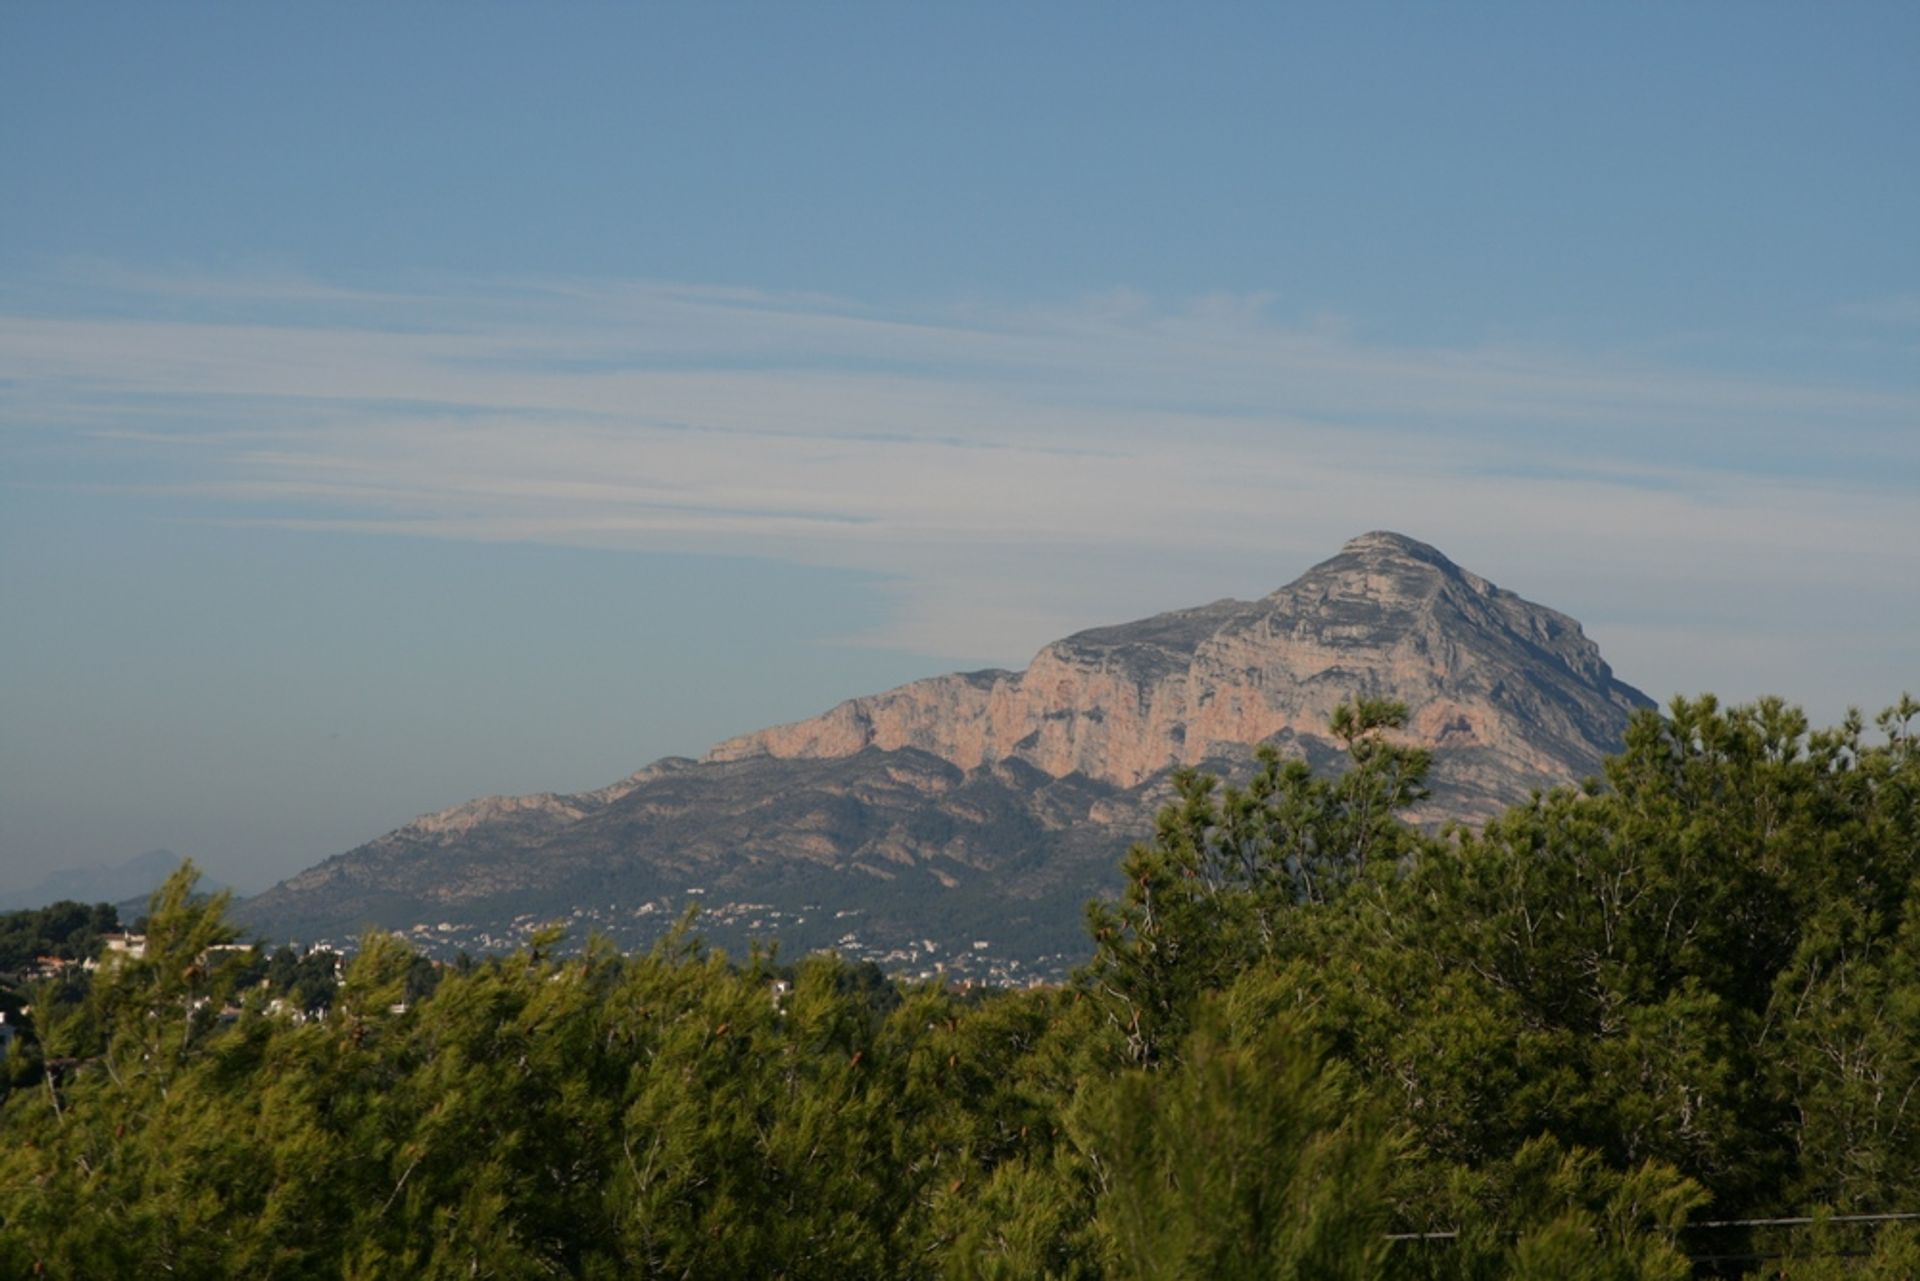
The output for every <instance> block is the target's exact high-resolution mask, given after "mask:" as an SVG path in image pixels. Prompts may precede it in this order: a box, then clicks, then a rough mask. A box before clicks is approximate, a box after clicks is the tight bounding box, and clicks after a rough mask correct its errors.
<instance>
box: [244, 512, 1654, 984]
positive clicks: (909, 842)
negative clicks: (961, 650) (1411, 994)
mask: <svg viewBox="0 0 1920 1281" xmlns="http://www.w3.org/2000/svg"><path fill="white" fill-rule="evenodd" d="M1354 695H1373V696H1385V697H1393V698H1399V699H1403V700H1405V702H1406V703H1407V705H1408V707H1409V709H1410V712H1411V723H1410V726H1409V730H1410V736H1411V737H1412V738H1413V739H1415V740H1417V741H1418V742H1420V743H1422V744H1426V745H1429V746H1431V747H1432V748H1433V749H1434V753H1435V756H1434V773H1433V778H1432V785H1433V792H1434V795H1433V798H1432V800H1431V801H1430V802H1429V803H1428V804H1427V805H1426V806H1425V807H1424V808H1423V810H1422V811H1421V813H1419V814H1417V815H1414V816H1413V817H1415V818H1418V819H1423V820H1437V819H1440V818H1448V817H1452V818H1461V819H1466V820H1473V819H1477V818H1482V817H1485V816H1487V815H1489V814H1491V813H1493V812H1496V811H1497V810H1498V809H1499V808H1500V807H1502V806H1504V805H1506V804H1508V803H1511V802H1513V801H1516V800H1520V799H1523V798H1524V797H1525V796H1526V795H1527V793H1528V791H1529V790H1530V789H1532V788H1536V787H1546V786H1552V785H1554V784H1559V783H1566V782H1571V781H1576V780H1578V779H1580V778H1582V777H1584V776H1586V775H1589V774H1591V773H1593V772H1595V771H1596V770H1597V769H1598V767H1599V764H1600V761H1601V759H1602V758H1603V757H1604V756H1605V755H1606V754H1608V753H1609V752H1612V751H1614V750H1616V749H1617V748H1618V746H1619V745H1620V740H1621V735H1622V732H1623V730H1624V728H1625V725H1626V720H1627V716H1628V714H1629V713H1630V712H1631V711H1632V710H1633V709H1634V708H1636V707H1642V706H1649V705H1651V704H1650V700H1649V699H1647V697H1646V696H1645V695H1643V694H1641V693H1640V692H1639V691H1638V690H1635V689H1633V688H1632V687H1630V686H1628V685H1625V684H1623V683H1621V682H1620V681H1618V680H1615V679H1614V677H1613V674H1612V671H1611V670H1610V669H1609V668H1608V666H1607V664H1606V663H1605V662H1604V661H1602V659H1601V657H1600V654H1599V651H1598V649H1597V648H1596V647H1595V646H1594V644H1593V642H1591V641H1590V640H1588V639H1587V638H1586V637H1585V636H1584V635H1583V634H1582V633H1581V630H1580V625H1579V624H1578V623H1576V622H1575V621H1574V620H1573V619H1571V618H1568V617H1567V616H1566V615H1564V614H1559V613H1556V612H1555V611H1553V610H1550V609H1546V608H1544V607H1542V606H1539V605H1535V604H1532V603H1530V602H1528V601H1525V600H1522V599H1521V598H1520V597H1518V596H1516V595H1514V594H1513V593H1511V592H1507V591H1503V590H1501V589H1499V588H1497V587H1495V586H1493V585H1492V584H1491V583H1489V582H1487V581H1486V580H1485V579H1483V578H1480V577H1478V576H1477V575H1474V574H1471V573H1468V572H1467V571H1465V570H1463V569H1461V568H1460V567H1459V566H1457V565H1455V564H1453V562H1451V561H1450V560H1448V559H1447V558H1446V557H1445V556H1443V555H1442V554H1441V553H1440V552H1438V551H1436V550H1435V549H1434V548H1432V547H1429V546H1427V545H1426V544H1424V543H1419V542H1416V541H1414V540H1413V539H1410V538H1406V537H1404V536H1402V535H1399V534H1391V533H1372V534H1366V535H1363V536H1361V537H1359V538H1356V539H1354V540H1353V541H1352V542H1350V543H1348V544H1347V545H1346V546H1345V547H1344V548H1342V549H1341V551H1340V552H1339V554H1338V555H1336V556H1334V557H1333V558H1332V559H1330V560H1327V561H1324V562H1322V563H1321V564H1319V565H1316V566H1314V567H1313V568H1312V569H1310V570H1308V571H1307V572H1306V573H1305V574H1304V575H1302V576H1301V577H1300V578H1298V579H1296V580H1295V581H1294V582H1292V583H1290V584H1288V585H1287V586H1285V587H1282V588H1281V589H1279V590H1278V591H1276V592H1274V593H1273V594H1271V595H1269V596H1266V597H1263V598H1261V599H1259V600H1256V601H1237V600H1223V601H1217V602H1215V603H1213V604H1211V605H1205V606H1201V607H1199V608H1196V609H1187V610H1179V611H1175V612H1173V613H1169V614H1161V615H1158V616H1156V617H1153V618H1148V619H1144V620H1141V621H1139V622H1134V623H1126V624H1122V625H1120V626H1116V627H1103V628H1097V629H1094V630H1092V631H1086V632H1081V633H1078V634H1076V635H1074V636H1070V637H1067V638H1066V639H1065V640H1061V641H1056V642H1054V643H1053V644H1051V645H1048V646H1046V647H1045V648H1044V649H1042V650H1041V651H1040V653H1039V654H1038V655H1037V656H1036V657H1035V658H1034V660H1033V662H1032V664H1030V665H1029V666H1028V668H1027V669H1026V670H1025V671H1023V672H1008V671H984V672H969V673H962V674H956V675H951V676H940V677H934V678H932V679H929V680H922V681H915V682H913V683H912V684H909V685H904V686H901V687H900V688H898V689H894V690H890V691H888V692H886V693H883V694H875V695H871V696H868V697H864V698H856V699H852V700H850V701H848V702H845V703H842V704H841V705H839V706H838V707H835V708H833V709H832V710H831V711H829V712H827V713H826V714H824V715H822V716H820V717H817V718H815V719H813V720H808V721H801V722H798V723H796V724H792V725H783V726H779V727H776V728H772V729H767V730H761V731H759V732H757V733H753V734H748V735H744V736H742V737H740V738H735V739H730V740H728V741H727V742H724V743H721V744H719V745H718V746H716V747H714V748H713V749H712V750H711V751H709V752H708V754H707V755H706V757H705V758H704V759H702V760H699V761H693V760H688V759H682V758H669V759H667V760H663V761H660V762H658V763H656V764H654V765H651V766H648V767H647V768H646V769H643V770H641V771H640V772H639V773H637V774H634V775H633V776H631V777H630V778H627V779H624V780H622V781H621V782H619V783H615V784H613V785H612V786H610V787H606V788H602V789H600V790H599V791H594V792H584V793H579V794H575V795H566V796H562V795H553V794H544V795H538V796H525V797H511V798H506V797H489V798H485V799H482V800H478V801H474V802H471V803H469V804H466V805H462V806H458V807H456V808H454V809H451V810H447V811H445V812H442V813H439V814H433V815H428V816H426V817H424V818H421V819H417V820H415V821H414V822H412V823H410V824H408V825H407V826H405V827H403V828H400V829H399V830H397V831H394V832H391V833H388V834H387V835H386V836H383V837H381V838H379V839H378V840H375V841H372V842H370V843H369V844H367V845H363V846H361V847H360V848H358V849H356V850H352V851H350V852H348V853H346V854H342V855H339V856H337V857H335V858H331V859H328V860H327V861H326V862H324V863H322V864H320V865H319V866H317V867H314V868H312V869H310V870H308V871H306V872H303V873H301V874H300V875H298V876H295V877H293V878H292V879H290V880H287V881H284V882H282V883H281V884H280V885H277V886H275V887H274V888H273V889H271V890H269V891H267V892H266V893H265V894H263V895H261V896H259V897H258V898H256V899H253V900H251V901H250V902H249V903H248V904H246V905H245V912H244V915H245V916H246V919H247V920H248V921H249V923H251V924H254V925H256V926H259V927H260V928H263V929H265V930H267V931H268V932H270V933H273V934H276V935H278V936H281V937H287V936H293V937H299V938H306V939H311V938H314V937H319V936H325V937H332V938H340V937H343V936H346V935H348V934H350V933H352V932H353V931H354V930H355V929H356V928H358V927H359V926H361V925H364V924H366V923H378V924H381V925H386V926H390V927H408V926H413V925H416V924H418V923H423V922H424V923H428V924H430V925H432V926H433V927H434V928H433V929H431V930H429V931H426V932H425V933H423V934H422V935H420V937H421V938H422V941H424V942H427V943H429V944H433V945H438V946H441V947H443V948H444V947H447V946H451V945H452V944H453V943H454V942H459V943H461V944H463V945H474V944H478V945H490V944H498V943H502V942H506V941H511V938H512V937H513V931H512V928H511V927H512V923H513V922H514V920H515V918H519V920H520V923H521V925H522V926H523V927H524V926H525V925H526V924H527V923H529V922H530V921H531V920H533V919H534V918H536V917H546V916H553V915H568V916H570V917H571V918H572V919H573V920H574V921H575V922H576V924H579V925H596V926H598V927H599V928H602V929H604V930H607V931H608V932H609V933H611V934H612V935H613V936H614V937H615V938H616V940H619V941H625V942H633V941H637V939H638V938H640V937H644V936H645V935H646V934H647V933H648V932H650V931H654V930H657V928H658V923H659V921H661V920H662V919H664V918H665V917H666V915H667V914H668V913H667V911H665V910H662V909H665V908H667V906H668V905H670V904H672V903H677V902H685V901H688V900H689V899H690V898H698V899H700V900H702V901H704V902H706V903H707V904H709V905H710V906H711V907H717V908H719V910H718V911H716V912H714V913H712V914H710V915H709V917H708V918H707V919H706V921H705V922H703V925H702V929H703V930H704V931H706V932H708V933H710V934H717V935H718V936H719V937H721V938H722V939H723V940H736V939H737V938H738V936H739V935H742V934H747V933H758V934H772V933H777V934H778V935H779V936H780V937H781V938H782V939H783V940H784V941H785V943H786V945H787V946H788V947H789V948H790V949H791V948H794V947H799V948H807V947H812V946H818V945H823V944H843V945H845V946H847V947H848V949H849V950H851V951H853V952H855V953H856V954H859V955H868V956H874V957H878V958H881V959H886V960H888V961H889V963H890V964H895V965H903V966H905V967H906V968H912V965H913V963H914V962H917V961H928V962H931V961H938V962H940V963H943V964H947V965H948V966H949V967H950V968H952V967H955V966H957V967H958V968H960V969H962V970H967V969H973V970H978V969H980V968H981V967H982V966H988V967H989V968H995V967H996V966H997V972H999V973H1001V975H1002V976H1003V977H1007V976H1009V975H1008V973H1007V970H1008V963H1010V962H1011V961H1013V960H1020V961H1021V964H1022V965H1023V966H1024V967H1025V968H1026V970H1027V971H1029V972H1030V971H1031V969H1032V967H1033V966H1034V965H1035V964H1040V963H1041V960H1040V958H1042V957H1053V958H1055V960H1054V961H1053V962H1050V963H1046V964H1043V965H1042V968H1046V967H1047V964H1051V965H1052V968H1055V969H1057V968H1058V958H1059V957H1060V956H1062V955H1065V954H1075V953H1077V952H1078V951H1079V950H1081V936H1080V926H1079V922H1080V918H1081V911H1082V906H1083V904H1084V902H1085V900H1086V899H1087V898H1089V897H1091V896H1093V895H1096V894H1104V893H1108V892H1111V890H1112V887H1113V879H1114V865H1115V862H1116V861H1117V859H1118V858H1119V856H1120V855H1121V853H1122V852H1123V851H1124V849H1125V847H1126V845H1127V844H1128V843H1129V842H1130V841H1132V840H1134V839H1138V838H1140V837H1142V836H1144V835H1145V834H1146V833H1148V832H1149V831H1150V830H1151V824H1152V815H1153V812H1154V810H1155V809H1156V808H1157V807H1158V805H1159V804H1160V803H1161V802H1162V801H1163V800H1164V799H1165V798H1166V796H1167V795H1168V793H1169V776H1170V774H1171V771H1172V770H1173V768H1174V767H1176V766H1179V765H1200V766H1204V767H1207V768H1210V769H1214V770H1216V771H1220V772H1225V773H1229V774H1232V773H1237V772H1240V771H1243V770H1244V769H1245V768H1246V766H1247V763H1248V762H1249V761H1250V759H1251V753H1252V747H1253V745H1255V744H1258V743H1263V742H1269V743H1274V744H1276V745H1277V746H1278V747H1279V748H1280V749H1281V750H1282V751H1283V752H1285V753H1288V754H1292V755H1297V756H1304V757H1306V758H1307V759H1308V760H1310V761H1312V762H1314V763H1315V764H1317V765H1330V764H1332V763H1333V762H1334V761H1335V760H1336V758H1337V755H1338V753H1337V748H1336V745H1335V744H1334V743H1333V742H1332V741H1331V740H1330V738H1329V737H1328V735H1327V733H1326V723H1327V718H1328V715H1329V713H1330V712H1331V711H1332V710H1333V708H1334V707H1335V706H1337V705H1338V704H1339V703H1340V702H1341V701H1343V700H1344V699H1347V698H1349V697H1352V696H1354ZM725 905H732V906H731V907H728V906H725ZM442 926H444V928H442ZM849 940H851V941H849ZM979 944H984V945H985V946H984V947H982V946H977V945H979ZM989 961H992V962H994V965H992V966H989Z"/></svg>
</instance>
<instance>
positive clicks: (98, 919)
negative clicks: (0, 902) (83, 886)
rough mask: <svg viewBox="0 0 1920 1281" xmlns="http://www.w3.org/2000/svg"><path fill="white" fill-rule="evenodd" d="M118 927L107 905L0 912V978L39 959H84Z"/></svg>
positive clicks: (64, 904) (116, 917) (63, 904)
mask: <svg viewBox="0 0 1920 1281" xmlns="http://www.w3.org/2000/svg"><path fill="white" fill-rule="evenodd" d="M119 928H120V916H119V913H118V912H117V911H115V910H114V907H113V905H112V904H111V903H95V904H92V905H91V906H89V905H88V904H85V903H73V902H60V903H55V904H53V905H52V906H50V907H41V908H35V909H33V910H31V911H26V912H0V975H5V974H15V973H18V972H20V971H22V970H25V969H27V968H28V967H30V966H31V965H32V964H33V963H34V961H35V960H37V959H38V958H40V957H42V956H57V957H61V958H63V959H66V960H84V959H85V958H87V957H90V956H92V955H93V954H94V953H95V952H97V951H99V950H100V939H101V936H103V935H106V934H112V933H113V932H115V931H116V930H118V929H119Z"/></svg>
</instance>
